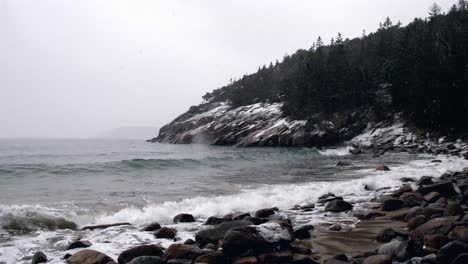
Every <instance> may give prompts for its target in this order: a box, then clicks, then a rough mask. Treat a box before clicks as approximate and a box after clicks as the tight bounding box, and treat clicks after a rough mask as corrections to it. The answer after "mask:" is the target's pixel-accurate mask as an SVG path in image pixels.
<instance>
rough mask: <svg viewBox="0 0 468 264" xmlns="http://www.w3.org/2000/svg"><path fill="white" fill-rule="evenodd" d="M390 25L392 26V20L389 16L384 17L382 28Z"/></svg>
mask: <svg viewBox="0 0 468 264" xmlns="http://www.w3.org/2000/svg"><path fill="white" fill-rule="evenodd" d="M391 26H393V22H392V20H390V17H387V18H386V19H385V22H384V23H383V28H385V29H387V28H390V27H391Z"/></svg>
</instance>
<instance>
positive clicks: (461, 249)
mask: <svg viewBox="0 0 468 264" xmlns="http://www.w3.org/2000/svg"><path fill="white" fill-rule="evenodd" d="M464 253H468V244H466V243H464V242H461V241H453V242H450V243H448V244H446V245H445V246H443V247H442V248H441V249H440V251H439V254H438V255H437V263H439V264H451V263H452V262H453V260H455V259H456V258H457V257H458V255H461V254H464Z"/></svg>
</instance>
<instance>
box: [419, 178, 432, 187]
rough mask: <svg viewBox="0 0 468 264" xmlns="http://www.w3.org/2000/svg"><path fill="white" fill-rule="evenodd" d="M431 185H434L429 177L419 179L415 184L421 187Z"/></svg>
mask: <svg viewBox="0 0 468 264" xmlns="http://www.w3.org/2000/svg"><path fill="white" fill-rule="evenodd" d="M433 183H434V181H433V180H432V177H431V176H422V177H421V178H419V180H418V182H417V183H416V184H417V185H419V186H421V185H429V184H433Z"/></svg>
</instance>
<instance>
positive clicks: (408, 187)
mask: <svg viewBox="0 0 468 264" xmlns="http://www.w3.org/2000/svg"><path fill="white" fill-rule="evenodd" d="M412 191H413V188H411V185H409V184H404V185H402V186H401V187H400V188H399V189H398V190H396V191H395V192H394V193H393V194H392V196H393V197H400V195H402V194H404V193H407V192H412Z"/></svg>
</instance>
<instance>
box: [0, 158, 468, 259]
mask: <svg viewBox="0 0 468 264" xmlns="http://www.w3.org/2000/svg"><path fill="white" fill-rule="evenodd" d="M437 158H438V159H440V160H442V163H431V162H430V161H429V159H427V160H415V161H409V162H407V163H406V164H403V165H400V166H394V167H391V169H392V170H391V171H388V172H382V171H375V170H372V169H366V170H359V171H358V173H359V174H360V175H361V177H360V178H357V179H353V180H346V181H335V182H324V181H323V182H310V183H299V184H280V185H265V186H262V187H256V188H249V187H243V188H242V189H241V191H240V192H239V193H236V194H231V195H221V196H213V197H209V196H205V197H201V196H200V197H193V198H187V199H184V200H181V201H178V202H175V201H167V202H164V203H149V204H147V205H146V206H144V207H141V208H140V207H136V206H130V207H127V208H124V209H121V210H119V211H117V212H113V213H100V214H98V215H87V216H82V215H80V214H79V213H70V212H65V211H60V210H56V209H54V208H44V207H43V206H37V207H31V206H26V205H22V206H2V207H0V212H1V213H2V214H21V212H22V210H32V209H34V210H37V211H41V212H47V213H49V214H50V215H52V216H54V217H66V218H67V219H68V220H73V221H75V222H77V223H78V224H80V225H85V224H108V223H116V222H130V223H132V224H133V225H134V226H124V227H114V228H109V229H104V230H94V231H78V232H77V231H70V230H56V231H37V232H34V233H33V234H31V235H27V236H14V237H11V238H10V240H9V241H6V242H1V243H0V262H2V261H3V262H5V263H22V262H21V261H19V260H20V259H22V258H23V257H24V256H31V255H32V254H33V253H34V252H35V251H37V250H41V251H43V252H44V253H46V255H47V256H49V258H50V259H52V260H51V261H50V262H49V263H62V262H63V261H62V260H61V257H63V255H64V254H65V253H74V252H76V251H78V249H77V250H70V251H65V249H66V246H67V245H68V243H69V242H71V241H73V240H74V239H76V238H77V237H81V239H84V240H89V241H91V242H92V243H93V246H92V247H91V249H95V250H98V251H101V252H103V253H105V254H108V255H109V256H111V257H113V258H114V259H116V258H117V256H118V254H119V253H120V252H122V251H123V250H125V249H127V248H129V247H131V246H134V245H138V244H142V243H159V244H161V245H163V246H168V245H170V244H171V243H173V241H169V240H165V239H155V238H154V236H153V235H152V234H151V233H147V232H141V231H139V228H140V227H141V226H143V225H145V224H148V223H151V222H154V221H158V222H160V223H161V224H165V225H168V226H171V227H174V228H176V229H178V231H179V233H178V236H179V237H180V238H181V241H184V240H185V239H187V238H193V236H194V233H195V232H196V230H199V229H200V228H206V227H204V226H202V223H203V221H204V220H205V219H206V218H207V217H209V216H212V215H224V214H228V213H233V212H246V211H249V212H253V211H255V210H257V209H260V208H266V207H273V206H276V207H279V208H280V210H281V213H282V214H290V215H288V216H290V217H292V218H293V219H296V221H300V222H301V224H306V223H312V224H314V223H317V222H321V221H322V222H323V221H332V218H339V217H342V218H343V219H346V218H348V219H352V217H351V216H350V215H349V214H343V213H342V214H327V216H325V215H324V214H323V211H321V210H323V209H321V208H318V209H317V210H316V211H315V212H312V213H310V212H308V213H304V214H302V215H294V214H298V213H297V212H294V211H289V210H288V209H289V208H291V207H292V206H294V205H296V204H307V203H313V202H315V201H316V200H317V198H318V197H319V196H321V195H323V194H326V193H328V192H332V193H335V194H337V195H340V196H344V197H345V199H346V200H347V201H351V202H355V203H358V204H357V205H356V208H359V203H360V202H365V201H368V200H369V199H370V198H371V197H374V196H376V195H377V194H378V193H377V192H376V191H367V190H366V189H365V188H364V186H368V187H369V188H370V189H371V190H377V189H379V188H383V187H391V188H396V187H398V186H399V185H401V182H400V181H399V179H400V178H401V177H413V178H415V179H417V178H419V177H421V176H424V175H429V176H440V175H441V174H443V173H444V172H447V171H457V170H461V169H463V168H464V167H467V166H468V160H463V159H460V158H455V157H446V156H439V157H437ZM178 213H190V214H193V215H194V216H195V217H196V218H197V220H198V221H197V222H196V223H191V224H178V225H172V224H171V220H172V218H173V216H174V215H176V214H178ZM0 241H1V240H0ZM23 262H24V263H28V262H30V260H29V261H27V260H25V261H23Z"/></svg>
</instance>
